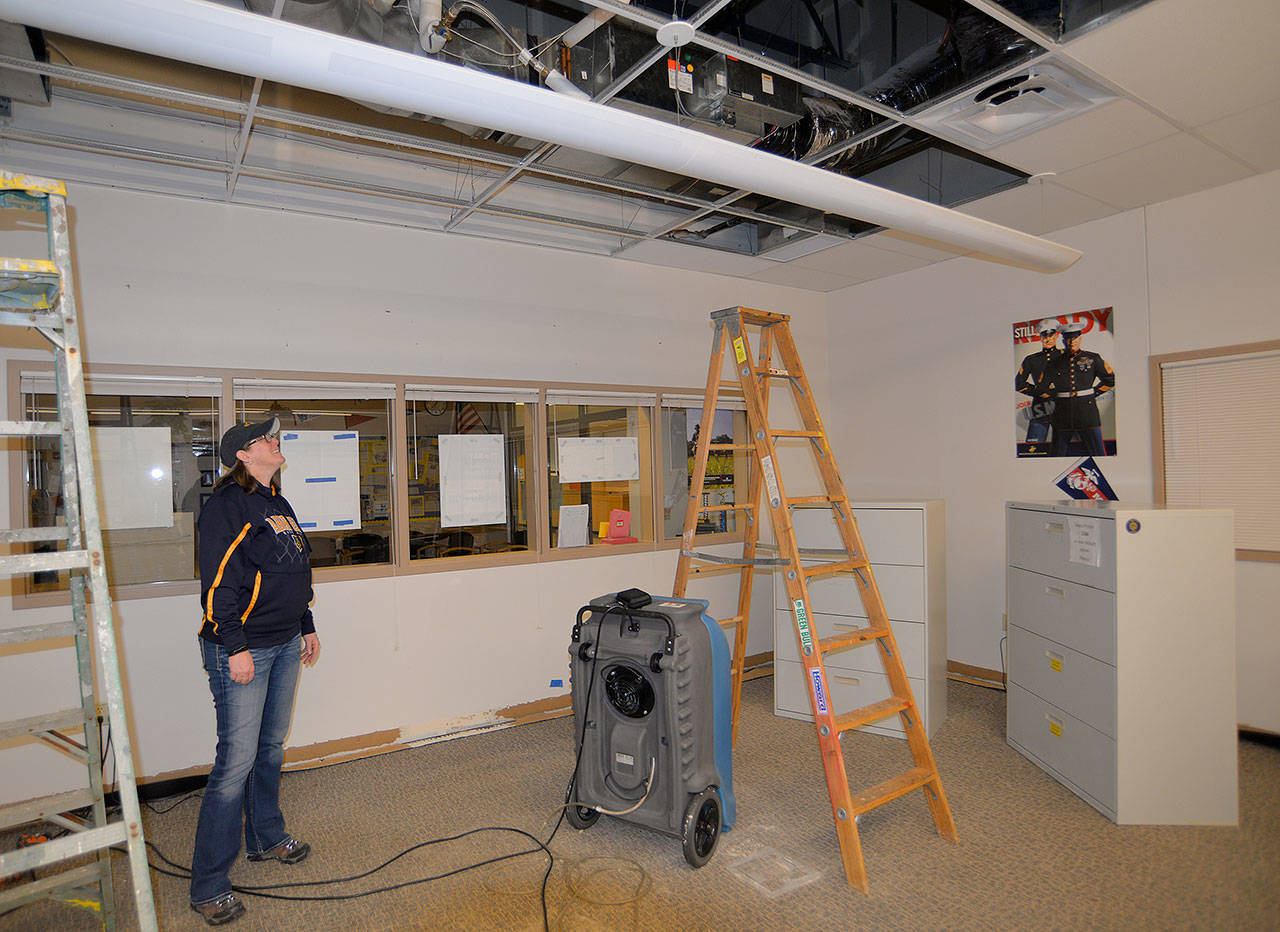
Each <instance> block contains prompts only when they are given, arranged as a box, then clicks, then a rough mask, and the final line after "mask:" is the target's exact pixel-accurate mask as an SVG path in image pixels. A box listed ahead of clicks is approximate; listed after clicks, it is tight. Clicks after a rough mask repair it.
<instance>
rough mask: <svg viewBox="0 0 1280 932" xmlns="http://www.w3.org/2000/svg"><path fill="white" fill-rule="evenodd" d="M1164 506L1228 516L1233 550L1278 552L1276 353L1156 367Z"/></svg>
mask: <svg viewBox="0 0 1280 932" xmlns="http://www.w3.org/2000/svg"><path fill="white" fill-rule="evenodd" d="M1160 385H1161V405H1162V410H1163V430H1164V492H1165V503H1166V504H1168V505H1174V506H1177V505H1183V506H1191V507H1200V508H1223V507H1227V508H1232V509H1234V511H1235V532H1236V547H1237V549H1240V550H1264V551H1280V481H1277V476H1278V475H1280V472H1278V470H1280V466H1278V465H1277V464H1280V409H1278V408H1277V399H1280V351H1270V352H1262V353H1250V354H1242V355H1238V356H1219V357H1210V358H1205V359H1193V360H1179V361H1172V362H1166V363H1161V364H1160Z"/></svg>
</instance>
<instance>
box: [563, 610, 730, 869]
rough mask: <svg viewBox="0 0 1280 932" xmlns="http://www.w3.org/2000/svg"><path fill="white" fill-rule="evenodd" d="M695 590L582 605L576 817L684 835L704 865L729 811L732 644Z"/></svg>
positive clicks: (585, 822) (574, 648) (569, 807)
mask: <svg viewBox="0 0 1280 932" xmlns="http://www.w3.org/2000/svg"><path fill="white" fill-rule="evenodd" d="M706 607H707V603H706V602H705V601H703V600H700V599H677V598H665V597H658V598H652V599H651V598H650V596H649V595H648V594H647V593H644V592H642V591H641V590H638V589H629V590H626V591H624V592H620V593H611V594H609V595H604V596H600V597H599V598H596V599H592V600H591V602H590V603H589V604H587V605H584V606H583V607H582V608H581V609H579V610H578V615H577V618H576V620H575V621H574V625H573V642H572V643H571V644H570V645H569V654H570V667H571V677H572V680H571V684H572V696H573V722H574V734H575V738H576V740H575V748H574V750H575V751H576V753H577V765H576V767H575V769H574V777H573V779H572V780H571V781H570V783H569V792H568V794H567V796H566V799H565V803H566V818H567V819H568V821H569V824H570V825H572V826H574V827H575V828H579V829H585V828H588V827H590V826H591V825H593V824H594V823H595V822H596V820H597V819H599V817H600V815H601V814H602V813H603V814H605V815H609V816H613V817H615V818H620V819H625V820H627V821H628V822H634V823H637V824H639V825H644V826H646V827H648V828H651V829H655V830H656V831H659V832H664V833H666V834H668V835H674V836H676V837H677V838H679V839H681V841H682V843H683V846H684V857H685V860H686V861H688V862H689V863H690V864H691V865H693V866H694V867H701V866H702V865H703V864H705V863H706V862H707V860H708V859H709V858H710V857H711V854H712V852H713V851H714V850H715V846H716V842H717V841H719V838H720V834H721V832H724V831H728V830H729V829H730V828H731V827H732V825H733V821H734V811H735V806H734V798H733V760H732V750H733V748H732V744H733V710H732V708H731V701H732V698H731V692H730V680H729V660H730V653H729V643H728V641H727V640H726V639H725V636H724V632H723V631H722V630H721V629H720V626H719V625H718V624H717V623H716V622H715V621H714V620H713V619H712V618H711V617H710V616H709V615H708V614H707V613H706Z"/></svg>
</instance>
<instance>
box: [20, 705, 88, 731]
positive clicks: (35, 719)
mask: <svg viewBox="0 0 1280 932" xmlns="http://www.w3.org/2000/svg"><path fill="white" fill-rule="evenodd" d="M72 727H76V728H83V727H84V709H82V708H81V707H80V706H76V707H75V708H73V709H59V710H58V711H57V712H46V713H44V714H43V715H32V716H30V717H28V718H16V719H14V720H13V721H11V722H0V739H4V738H25V737H30V736H31V735H36V734H39V733H40V732H42V731H61V730H62V729H64V728H72Z"/></svg>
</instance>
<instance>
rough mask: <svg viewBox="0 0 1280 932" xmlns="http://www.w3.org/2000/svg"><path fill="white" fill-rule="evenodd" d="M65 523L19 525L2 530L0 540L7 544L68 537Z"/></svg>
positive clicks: (42, 541)
mask: <svg viewBox="0 0 1280 932" xmlns="http://www.w3.org/2000/svg"><path fill="white" fill-rule="evenodd" d="M68 536H69V535H68V534H67V528H66V526H65V525H50V526H48V527H18V528H10V529H6V530H0V542H3V543H6V544H40V543H45V542H48V541H54V540H66V539H67V538H68Z"/></svg>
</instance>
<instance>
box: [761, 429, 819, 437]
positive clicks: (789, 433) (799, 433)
mask: <svg viewBox="0 0 1280 932" xmlns="http://www.w3.org/2000/svg"><path fill="white" fill-rule="evenodd" d="M769 435H770V436H772V437H821V436H823V434H822V431H820V430H771V431H769Z"/></svg>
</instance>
